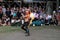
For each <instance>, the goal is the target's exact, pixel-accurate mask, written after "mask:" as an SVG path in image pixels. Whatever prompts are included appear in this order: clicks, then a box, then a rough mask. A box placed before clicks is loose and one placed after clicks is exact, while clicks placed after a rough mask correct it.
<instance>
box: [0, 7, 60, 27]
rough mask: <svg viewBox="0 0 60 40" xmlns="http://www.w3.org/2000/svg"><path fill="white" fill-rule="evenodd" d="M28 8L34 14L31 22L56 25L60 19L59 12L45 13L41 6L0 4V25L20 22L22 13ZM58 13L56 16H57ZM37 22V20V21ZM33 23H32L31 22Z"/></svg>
mask: <svg viewBox="0 0 60 40" xmlns="http://www.w3.org/2000/svg"><path fill="white" fill-rule="evenodd" d="M26 9H29V10H30V11H31V13H32V14H33V16H34V20H33V22H36V21H40V22H41V24H40V25H42V24H53V25H54V24H55V25H58V21H60V19H59V18H60V14H59V13H58V14H55V13H54V14H53V15H51V13H46V12H45V9H44V8H41V7H28V8H27V7H8V8H5V6H0V25H3V26H5V25H7V26H10V25H12V23H16V22H21V20H22V15H21V14H25V10H26ZM57 15H58V16H57ZM38 23H39V22H38ZM33 24H34V23H33Z"/></svg>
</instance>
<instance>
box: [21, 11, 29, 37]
mask: <svg viewBox="0 0 60 40" xmlns="http://www.w3.org/2000/svg"><path fill="white" fill-rule="evenodd" d="M23 18H24V24H23V25H22V27H21V28H22V29H23V30H24V31H26V33H27V35H26V36H30V33H29V28H28V25H29V23H30V11H25V15H24V16H23Z"/></svg>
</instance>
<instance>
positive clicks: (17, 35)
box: [0, 29, 60, 40]
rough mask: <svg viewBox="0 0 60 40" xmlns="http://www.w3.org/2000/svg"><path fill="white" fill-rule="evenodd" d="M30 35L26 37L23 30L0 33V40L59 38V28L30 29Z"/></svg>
mask: <svg viewBox="0 0 60 40" xmlns="http://www.w3.org/2000/svg"><path fill="white" fill-rule="evenodd" d="M30 34H31V36H28V37H26V36H25V34H24V31H19V32H11V33H0V40H60V30H55V29H42V30H33V29H30Z"/></svg>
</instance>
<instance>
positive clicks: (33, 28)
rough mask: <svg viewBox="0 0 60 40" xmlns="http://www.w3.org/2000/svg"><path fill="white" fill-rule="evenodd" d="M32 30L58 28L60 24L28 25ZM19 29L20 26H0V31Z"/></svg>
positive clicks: (16, 30) (59, 28) (15, 30)
mask: <svg viewBox="0 0 60 40" xmlns="http://www.w3.org/2000/svg"><path fill="white" fill-rule="evenodd" d="M30 28H32V30H38V29H39V30H42V29H57V30H60V26H53V25H51V26H35V27H32V26H31V27H30ZM20 30H21V27H12V26H0V33H4V32H18V31H20Z"/></svg>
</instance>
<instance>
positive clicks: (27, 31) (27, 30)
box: [25, 22, 30, 36]
mask: <svg viewBox="0 0 60 40" xmlns="http://www.w3.org/2000/svg"><path fill="white" fill-rule="evenodd" d="M28 25H29V22H26V26H25V27H26V33H27V34H28V35H27V36H29V35H30V33H29V28H28Z"/></svg>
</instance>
